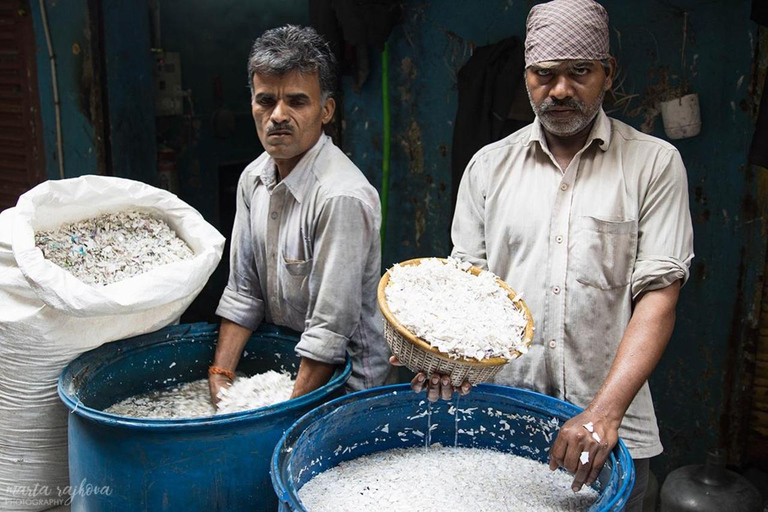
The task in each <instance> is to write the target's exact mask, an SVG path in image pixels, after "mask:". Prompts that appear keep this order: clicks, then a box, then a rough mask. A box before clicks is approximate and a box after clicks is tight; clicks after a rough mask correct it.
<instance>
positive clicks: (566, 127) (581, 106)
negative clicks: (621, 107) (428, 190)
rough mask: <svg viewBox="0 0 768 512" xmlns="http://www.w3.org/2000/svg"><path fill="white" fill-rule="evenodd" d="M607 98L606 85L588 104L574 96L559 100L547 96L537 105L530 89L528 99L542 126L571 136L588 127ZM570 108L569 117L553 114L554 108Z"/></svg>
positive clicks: (556, 132) (526, 86)
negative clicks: (571, 113) (570, 113)
mask: <svg viewBox="0 0 768 512" xmlns="http://www.w3.org/2000/svg"><path fill="white" fill-rule="evenodd" d="M525 89H526V91H528V84H526V85H525ZM604 98H605V85H603V89H602V90H601V91H600V96H598V97H597V98H596V99H595V101H594V102H592V103H591V104H586V103H584V102H582V101H578V100H576V99H574V98H565V99H563V100H558V99H556V98H552V97H547V98H546V99H545V100H544V101H542V102H541V104H540V105H538V106H537V105H536V104H535V103H534V102H533V99H532V98H531V92H530V91H528V101H530V102H531V108H532V109H533V112H534V113H535V114H536V117H538V118H539V121H540V122H541V124H542V126H544V128H545V129H546V130H547V131H548V132H549V133H551V134H553V135H557V136H559V137H569V136H571V135H575V134H577V133H579V132H580V131H581V130H583V129H584V128H586V127H587V126H588V125H589V123H591V122H592V120H593V119H595V116H597V113H598V111H599V110H600V107H601V106H602V104H603V99H604ZM562 108H568V109H572V110H573V112H574V113H573V115H571V116H570V117H568V118H567V119H561V118H559V117H556V116H554V115H552V114H551V112H552V111H553V110H556V109H562Z"/></svg>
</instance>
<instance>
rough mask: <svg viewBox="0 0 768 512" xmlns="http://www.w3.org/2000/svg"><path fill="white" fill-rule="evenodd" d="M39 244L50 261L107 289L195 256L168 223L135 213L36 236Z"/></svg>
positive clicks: (130, 212)
mask: <svg viewBox="0 0 768 512" xmlns="http://www.w3.org/2000/svg"><path fill="white" fill-rule="evenodd" d="M35 245H36V246H37V247H38V248H39V249H41V250H42V251H43V256H44V257H45V258H46V259H47V260H50V261H52V262H53V263H55V264H56V265H58V266H60V267H62V268H63V269H65V270H67V271H68V272H70V273H71V274H72V275H74V276H75V277H77V278H78V279H80V280H81V281H83V282H84V283H87V284H90V285H107V284H110V283H114V282H117V281H121V280H123V279H127V278H129V277H132V276H135V275H138V274H142V273H144V272H147V271H149V270H151V269H153V268H154V267H158V266H160V265H165V264H167V263H173V262H175V261H180V260H185V259H190V258H192V257H194V253H193V252H192V250H191V249H190V248H189V247H188V246H187V244H186V243H184V241H183V240H181V239H180V238H179V237H177V236H176V234H175V233H174V232H173V231H172V230H171V228H170V227H169V226H168V224H167V223H166V222H165V221H163V220H160V219H156V218H154V217H152V216H151V215H149V214H147V213H143V212H136V211H126V212H117V213H108V214H104V215H101V216H99V217H95V218H91V219H86V220H83V221H80V222H73V223H69V224H63V225H62V226H60V227H59V228H58V229H56V230H53V231H39V232H36V233H35Z"/></svg>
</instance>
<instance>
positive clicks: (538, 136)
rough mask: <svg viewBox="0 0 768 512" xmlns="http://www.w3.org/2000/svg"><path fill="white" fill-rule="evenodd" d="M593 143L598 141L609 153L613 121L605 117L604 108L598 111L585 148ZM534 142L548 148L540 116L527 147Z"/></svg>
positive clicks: (533, 126)
mask: <svg viewBox="0 0 768 512" xmlns="http://www.w3.org/2000/svg"><path fill="white" fill-rule="evenodd" d="M593 141H598V145H599V146H600V149H602V150H603V151H608V147H609V146H610V145H611V120H610V119H608V116H607V115H605V112H604V111H603V109H602V107H601V108H600V110H598V111H597V116H596V117H595V124H594V125H592V131H590V132H589V137H587V142H586V143H585V144H584V147H588V146H589V145H590V144H592V142H593ZM533 142H538V143H539V145H540V146H541V147H543V148H546V147H547V139H546V138H545V137H544V129H543V128H542V126H541V121H539V116H536V119H534V120H533V125H532V126H531V135H530V138H529V139H528V143H527V144H526V146H529V145H531V144H532V143H533Z"/></svg>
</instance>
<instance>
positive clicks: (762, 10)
mask: <svg viewBox="0 0 768 512" xmlns="http://www.w3.org/2000/svg"><path fill="white" fill-rule="evenodd" d="M750 19H751V20H752V21H754V22H755V23H757V24H759V25H763V26H768V1H766V0H752V15H751V16H750Z"/></svg>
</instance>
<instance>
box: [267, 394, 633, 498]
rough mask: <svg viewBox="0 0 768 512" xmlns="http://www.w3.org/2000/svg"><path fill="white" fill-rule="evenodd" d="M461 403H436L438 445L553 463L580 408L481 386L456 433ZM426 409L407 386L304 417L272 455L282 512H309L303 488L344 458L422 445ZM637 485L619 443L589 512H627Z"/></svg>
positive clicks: (349, 398)
mask: <svg viewBox="0 0 768 512" xmlns="http://www.w3.org/2000/svg"><path fill="white" fill-rule="evenodd" d="M455 406H456V398H455V397H454V399H453V401H451V402H446V401H439V402H436V403H435V404H433V405H432V418H431V425H432V426H433V428H434V430H433V431H432V434H431V442H432V443H441V444H442V445H444V446H454V442H456V443H457V446H462V447H471V448H489V449H494V450H499V451H504V452H509V453H513V454H515V455H519V456H522V457H526V458H529V459H534V460H537V461H540V462H547V463H548V461H549V447H550V445H551V444H552V441H554V439H555V437H556V436H557V432H558V431H559V428H560V426H561V425H562V424H563V423H564V422H565V421H566V420H567V419H568V418H571V417H573V416H574V415H575V414H577V413H578V412H580V411H581V409H579V408H578V407H576V406H574V405H572V404H569V403H566V402H563V401H562V400H557V399H555V398H552V397H549V396H546V395H542V394H540V393H534V392H532V391H526V390H522V389H517V388H511V387H506V386H495V385H487V384H482V385H479V386H476V387H475V388H473V390H472V392H471V393H470V394H469V395H467V396H463V397H461V398H460V400H459V404H458V409H459V413H458V414H459V416H458V433H457V429H456V426H457V423H456V418H455V416H454V415H453V411H454V410H455V409H454V407H455ZM426 408H427V402H426V399H425V397H424V394H423V393H422V394H419V395H417V394H415V393H413V392H412V391H411V389H410V386H409V385H408V384H401V385H395V386H386V387H381V388H376V389H370V390H366V391H359V392H357V393H352V394H349V395H346V396H344V397H341V398H338V399H336V400H333V401H331V402H328V403H327V404H325V405H322V406H320V407H318V408H317V409H315V410H314V411H311V412H309V413H308V414H306V415H305V416H303V417H302V418H301V419H299V420H298V421H297V422H296V423H295V424H294V425H293V426H292V427H291V428H290V429H289V430H288V431H287V432H286V433H285V435H284V436H283V437H282V439H280V442H279V443H278V444H277V446H276V447H275V453H274V455H273V456H272V469H271V473H272V485H273V486H274V488H275V492H276V493H277V495H278V497H279V498H280V510H281V511H283V512H286V511H305V510H306V509H305V508H304V507H303V506H302V504H301V501H300V500H299V497H298V490H299V489H300V488H301V487H302V486H303V485H304V484H305V483H307V482H308V481H309V480H311V479H312V477H313V476H315V475H317V474H318V473H320V472H322V471H324V470H326V469H329V468H332V467H334V466H336V465H338V464H339V463H341V462H343V461H345V460H350V459H354V458H357V457H361V456H363V455H368V454H370V453H375V452H379V451H383V450H388V449H391V448H404V447H412V446H424V445H425V438H424V433H425V432H427V431H428V429H427V421H428V420H427V417H426V415H425V414H424V413H425V411H426ZM386 425H388V428H384V426H386ZM435 426H436V427H435ZM481 426H482V427H483V428H484V429H485V430H484V431H481V429H480V427H481ZM634 480H635V469H634V465H633V463H632V458H631V457H630V455H629V451H627V448H626V446H624V443H623V442H622V441H619V443H618V444H617V446H616V447H615V448H614V449H613V451H612V453H611V456H610V459H609V460H608V462H607V463H606V465H605V467H604V468H603V470H602V472H601V473H600V476H599V478H598V480H597V482H596V483H595V485H593V487H594V489H595V490H597V491H598V493H599V495H600V496H599V498H598V500H597V501H596V502H595V503H594V504H593V506H592V507H591V508H590V509H589V510H590V511H609V510H610V511H617V510H623V508H624V505H625V504H626V500H627V498H628V497H629V494H630V492H631V490H632V486H633V484H634ZM382 506H385V504H382ZM384 509H386V507H385V508H384ZM384 509H383V510H384ZM310 512H311V511H310ZM361 512H362V511H361Z"/></svg>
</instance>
